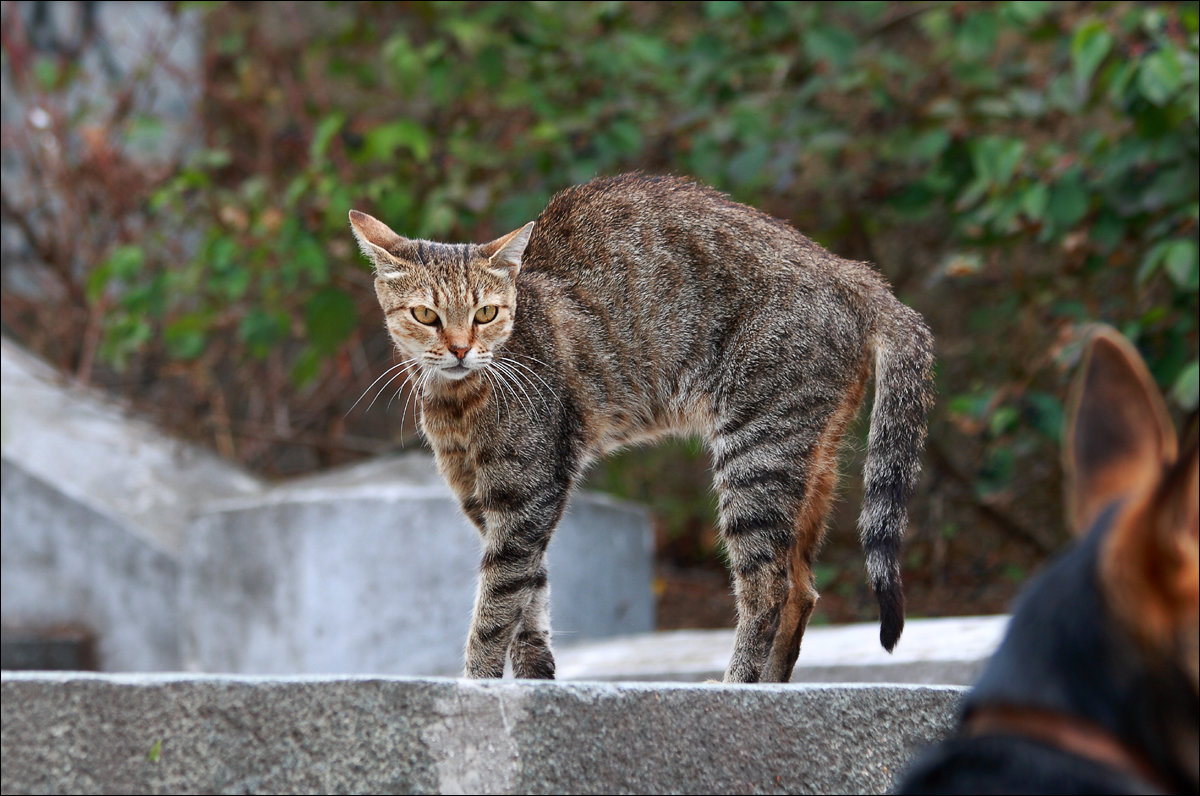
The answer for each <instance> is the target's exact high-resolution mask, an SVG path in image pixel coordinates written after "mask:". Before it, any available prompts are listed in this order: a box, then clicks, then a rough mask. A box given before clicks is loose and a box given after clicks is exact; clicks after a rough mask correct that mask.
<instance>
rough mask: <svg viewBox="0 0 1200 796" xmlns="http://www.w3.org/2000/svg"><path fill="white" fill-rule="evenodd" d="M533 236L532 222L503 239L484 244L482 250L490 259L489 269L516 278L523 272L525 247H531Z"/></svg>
mask: <svg viewBox="0 0 1200 796" xmlns="http://www.w3.org/2000/svg"><path fill="white" fill-rule="evenodd" d="M531 235H533V222H532V221H530V222H529V223H528V224H526V225H525V226H523V227H521V228H520V229H518V230H514V231H513V232H510V233H508V234H507V235H505V236H504V237H502V238H496V239H495V240H494V241H491V242H490V243H485V244H483V246H481V247H480V249H482V251H483V254H484V256H486V257H487V258H488V267H489V268H491V269H492V270H494V271H499V272H501V273H504V274H507V275H508V276H510V277H515V276H516V275H517V271H519V270H521V258H522V257H524V256H525V247H526V246H528V245H529V237H530V236H531Z"/></svg>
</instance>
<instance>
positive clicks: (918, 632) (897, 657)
mask: <svg viewBox="0 0 1200 796" xmlns="http://www.w3.org/2000/svg"><path fill="white" fill-rule="evenodd" d="M1008 619H1009V617H1007V616H960V617H946V618H940V619H909V621H908V623H907V624H906V626H905V628H904V634H903V635H902V636H901V637H900V643H899V644H897V645H896V650H895V652H893V653H891V654H889V653H888V652H887V651H885V650H884V649H883V648H882V647H881V646H879V625H878V623H876V622H864V623H861V624H852V625H824V626H822V625H816V626H810V627H809V628H808V631H807V632H806V633H805V634H804V643H803V644H802V645H801V647H800V657H799V658H798V659H797V661H796V669H795V671H794V672H793V674H792V682H794V683H846V682H855V683H925V684H948V685H969V684H971V683H973V682H974V681H975V679H976V677H977V676H978V675H979V672H980V670H981V669H982V667H983V664H984V662H985V661H986V660H987V658H988V657H989V656H990V655H991V654H992V653H993V652H994V651H995V650H996V647H997V646H999V644H1000V640H1001V638H1002V637H1003V636H1004V631H1005V628H1007V627H1008ZM732 651H733V631H732V630H676V631H671V632H664V633H653V634H644V635H637V636H625V637H621V638H613V639H605V640H603V641H592V642H586V643H582V644H577V645H574V646H565V647H559V648H558V650H557V659H558V660H557V663H558V676H559V678H560V679H563V680H610V681H612V680H641V681H685V682H686V681H692V682H699V681H703V680H713V679H720V677H721V676H722V674H723V673H724V671H725V666H726V664H727V663H728V662H729V655H730V653H731V652H732Z"/></svg>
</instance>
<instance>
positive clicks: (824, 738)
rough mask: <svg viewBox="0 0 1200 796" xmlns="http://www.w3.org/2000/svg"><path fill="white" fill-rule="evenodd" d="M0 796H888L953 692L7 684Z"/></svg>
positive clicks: (367, 682) (141, 680)
mask: <svg viewBox="0 0 1200 796" xmlns="http://www.w3.org/2000/svg"><path fill="white" fill-rule="evenodd" d="M0 691H2V694H3V700H0V701H2V704H3V727H2V732H0V747H2V750H3V759H4V766H3V783H2V790H3V791H4V792H5V793H63V792H75V793H102V792H103V793H266V792H273V793H881V792H883V791H885V790H886V789H887V788H888V787H889V786H890V785H891V783H892V781H893V778H894V777H895V776H896V775H897V774H898V773H899V772H900V771H901V770H902V768H903V766H904V765H905V764H906V763H907V761H908V760H909V759H910V757H911V756H912V755H913V754H914V753H915V752H916V751H917V750H918V749H919V748H921V747H922V746H924V745H925V744H927V743H929V742H931V741H933V740H935V739H938V738H940V737H942V736H943V735H944V734H945V733H946V732H948V730H949V727H950V724H951V721H952V717H953V713H954V710H955V707H956V705H957V702H958V700H959V698H960V696H961V693H962V690H961V689H958V688H954V687H927V686H847V685H836V686H835V685H827V686H735V687H725V686H703V685H675V686H666V685H658V686H651V685H647V684H637V685H629V684H625V685H614V684H601V683H573V684H561V683H532V682H529V681H515V682H514V681H493V682H484V683H481V682H466V681H455V680H436V679H428V680H417V679H400V678H387V679H385V678H356V679H350V678H338V679H317V678H290V679H289V678H213V677H205V678H189V677H180V676H167V675H158V676H146V675H142V676H132V675H92V676H86V675H84V676H81V675H52V674H45V673H43V674H34V673H30V674H14V673H5V674H4V675H3V676H2V683H0Z"/></svg>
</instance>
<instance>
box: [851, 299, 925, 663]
mask: <svg viewBox="0 0 1200 796" xmlns="http://www.w3.org/2000/svg"><path fill="white" fill-rule="evenodd" d="M881 298H882V300H883V301H884V302H886V310H885V311H884V312H881V313H880V319H879V326H878V327H877V332H876V337H875V405H874V407H873V408H872V410H871V432H870V435H869V437H868V440H867V462H866V466H865V467H864V471H863V482H864V488H865V489H864V498H863V507H862V514H861V515H860V516H859V519H858V528H859V535H860V538H861V539H862V545H863V551H864V552H865V553H866V565H867V577H868V579H869V580H870V581H871V586H872V588H874V590H875V597H876V599H878V600H879V614H880V628H879V642H880V643H881V644H883V646H884V649H886V650H887V651H888V652H891V651H892V649H893V648H894V647H895V646H896V641H897V640H898V639H899V638H900V632H901V631H902V630H903V629H904V587H903V584H902V583H901V580H900V559H899V555H900V543H901V540H902V539H903V538H904V531H905V529H906V528H907V526H908V514H907V511H906V509H905V506H906V504H907V502H908V498H909V495H910V494H911V493H912V490H913V486H914V485H915V484H916V481H917V476H918V474H919V473H920V471H921V453H922V451H923V450H924V447H925V423H926V413H927V412H928V410H929V407H930V406H931V404H932V403H933V383H932V368H933V335H932V334H930V332H929V328H928V327H927V326H926V325H925V322H924V321H923V320H922V319H921V316H920V315H918V314H917V313H916V312H914V311H913V310H911V309H909V308H908V307H907V306H905V305H904V304H902V303H901V302H900V301H899V300H897V299H895V298H894V297H893V296H892V295H891V294H890V293H888V294H886V295H884V296H882V297H881Z"/></svg>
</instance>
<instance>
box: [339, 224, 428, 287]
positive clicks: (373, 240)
mask: <svg viewBox="0 0 1200 796" xmlns="http://www.w3.org/2000/svg"><path fill="white" fill-rule="evenodd" d="M350 229H352V230H353V231H354V238H355V240H357V241H358V248H360V249H362V253H363V254H364V255H365V256H366V258H367V259H368V260H370V261H371V264H372V265H374V266H375V273H377V274H385V273H387V272H389V271H400V270H402V269H405V268H408V267H411V266H410V265H409V263H411V262H412V261H413V259H414V255H415V249H416V247H415V246H414V245H413V242H412V241H410V240H409V239H408V238H405V237H402V236H400V235H397V234H396V233H395V232H393V231H392V228H391V227H389V226H388V225H387V224H385V223H383V222H382V221H380V220H379V219H377V218H373V217H371V216H369V215H367V214H366V213H360V212H358V211H357V210H351V211H350ZM410 249H412V250H413V254H412V255H409V254H408V252H409V250H410Z"/></svg>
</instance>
